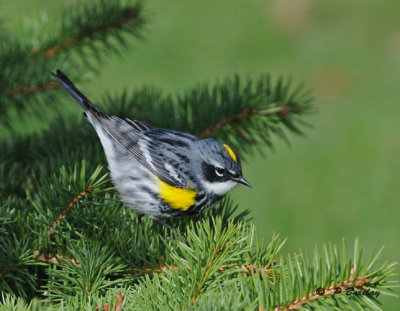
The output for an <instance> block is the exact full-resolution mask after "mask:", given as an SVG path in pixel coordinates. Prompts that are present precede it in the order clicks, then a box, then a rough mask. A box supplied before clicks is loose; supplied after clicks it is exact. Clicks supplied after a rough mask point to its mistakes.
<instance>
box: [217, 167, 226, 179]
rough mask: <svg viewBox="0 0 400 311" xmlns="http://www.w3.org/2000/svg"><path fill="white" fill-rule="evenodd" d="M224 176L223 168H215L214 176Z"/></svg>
mask: <svg viewBox="0 0 400 311" xmlns="http://www.w3.org/2000/svg"><path fill="white" fill-rule="evenodd" d="M224 174H225V170H224V169H223V168H220V167H216V168H215V175H217V176H219V177H222V176H224Z"/></svg>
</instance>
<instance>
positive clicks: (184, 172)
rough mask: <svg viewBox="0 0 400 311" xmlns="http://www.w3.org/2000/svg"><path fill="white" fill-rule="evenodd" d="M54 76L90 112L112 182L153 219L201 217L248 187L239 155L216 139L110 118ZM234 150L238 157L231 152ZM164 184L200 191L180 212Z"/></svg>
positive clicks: (131, 203) (64, 79)
mask: <svg viewBox="0 0 400 311" xmlns="http://www.w3.org/2000/svg"><path fill="white" fill-rule="evenodd" d="M53 76H54V77H55V78H56V79H57V80H58V81H59V82H60V83H61V84H62V85H63V86H64V88H65V89H66V90H67V91H68V92H69V93H70V94H71V96H72V97H73V98H74V99H75V100H76V101H77V102H78V103H79V104H80V105H81V107H82V108H83V109H84V111H85V114H86V117H87V119H88V121H89V122H90V123H91V124H92V125H93V127H94V128H95V130H96V132H97V134H98V136H99V138H100V141H101V143H102V145H103V148H104V151H105V154H106V157H107V161H108V164H109V169H110V172H111V177H112V180H113V182H114V184H115V186H116V188H117V190H118V192H119V194H120V196H121V200H122V201H123V202H124V203H126V204H127V205H128V206H129V207H131V208H134V209H135V210H136V211H138V212H139V213H142V214H147V215H148V216H150V217H153V218H155V217H157V216H183V215H189V214H196V213H198V212H200V211H202V210H204V209H205V208H207V207H209V206H210V205H211V204H213V203H215V202H216V201H218V200H219V199H221V198H222V197H223V196H224V195H225V194H226V193H227V192H228V191H230V190H231V189H232V188H233V187H234V186H235V185H236V184H237V183H242V184H245V185H248V186H249V184H248V182H247V181H246V180H245V179H244V178H243V177H242V167H241V162H240V159H239V157H238V155H237V153H236V152H234V151H233V150H232V149H230V147H227V146H226V145H223V144H222V143H221V142H219V141H217V140H214V139H202V140H200V139H198V138H196V137H195V136H193V135H190V134H187V133H182V132H178V131H174V130H169V129H161V128H156V127H151V126H149V125H147V124H144V123H142V122H140V121H137V120H130V119H127V118H121V117H117V116H108V115H106V114H104V113H103V112H102V111H100V109H99V108H97V107H96V106H95V105H94V104H93V103H92V102H90V101H89V99H87V98H86V97H85V96H84V95H83V94H82V93H81V92H80V91H79V90H78V89H77V88H76V87H75V85H74V84H73V83H72V82H71V81H70V80H69V79H68V77H67V76H66V75H65V74H64V73H62V72H61V71H60V70H57V72H56V73H55V74H53ZM227 148H229V149H230V151H231V152H233V155H234V157H232V154H230V152H229V151H228V149H227ZM157 178H158V179H159V180H161V181H162V182H164V183H166V184H168V185H170V186H173V187H176V188H178V189H190V190H195V191H196V197H195V203H194V204H193V205H192V206H190V207H188V208H177V207H176V206H173V204H171V202H167V201H165V200H163V198H162V195H160V184H159V182H157Z"/></svg>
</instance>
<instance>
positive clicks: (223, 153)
mask: <svg viewBox="0 0 400 311" xmlns="http://www.w3.org/2000/svg"><path fill="white" fill-rule="evenodd" d="M196 145H197V146H196V147H197V148H195V152H196V155H195V157H196V160H197V163H195V165H196V167H197V171H198V178H199V180H200V183H201V184H202V186H203V187H204V188H205V189H206V190H207V191H209V192H211V193H214V194H216V195H219V196H223V195H225V194H226V193H227V192H229V191H230V190H232V188H233V187H235V186H236V185H237V184H238V183H240V184H243V185H246V186H249V187H251V186H250V184H249V182H248V181H247V180H246V179H244V177H243V175H242V164H241V162H240V159H239V156H238V154H237V153H236V152H235V151H234V150H233V149H232V148H231V147H229V146H228V145H226V144H223V143H221V142H219V141H217V140H215V139H203V140H199V141H198V143H197V144H196Z"/></svg>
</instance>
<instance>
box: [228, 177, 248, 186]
mask: <svg viewBox="0 0 400 311" xmlns="http://www.w3.org/2000/svg"><path fill="white" fill-rule="evenodd" d="M232 180H233V181H235V182H237V183H239V184H242V185H245V186H247V187H250V188H251V185H250V183H249V182H248V181H247V180H246V179H244V177H243V176H240V177H237V178H232Z"/></svg>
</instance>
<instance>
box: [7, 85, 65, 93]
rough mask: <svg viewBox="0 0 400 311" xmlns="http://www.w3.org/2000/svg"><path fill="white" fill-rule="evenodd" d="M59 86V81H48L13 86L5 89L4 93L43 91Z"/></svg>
mask: <svg viewBox="0 0 400 311" xmlns="http://www.w3.org/2000/svg"><path fill="white" fill-rule="evenodd" d="M59 87H60V84H59V83H56V82H49V83H46V84H44V85H31V86H23V87H17V88H13V89H7V90H6V94H7V95H17V94H29V93H35V92H40V91H45V90H48V89H54V88H59Z"/></svg>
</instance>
